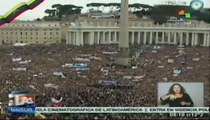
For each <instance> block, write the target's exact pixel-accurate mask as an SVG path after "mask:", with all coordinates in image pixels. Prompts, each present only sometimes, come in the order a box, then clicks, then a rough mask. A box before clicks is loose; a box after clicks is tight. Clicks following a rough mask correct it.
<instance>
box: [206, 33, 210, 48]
mask: <svg viewBox="0 0 210 120" xmlns="http://www.w3.org/2000/svg"><path fill="white" fill-rule="evenodd" d="M206 37H207V38H206V40H207V42H206V43H207V46H208V47H209V46H210V33H208V34H207V35H206Z"/></svg>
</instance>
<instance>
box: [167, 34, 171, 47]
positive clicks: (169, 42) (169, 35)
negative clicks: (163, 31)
mask: <svg viewBox="0 0 210 120" xmlns="http://www.w3.org/2000/svg"><path fill="white" fill-rule="evenodd" d="M168 44H171V33H170V32H168Z"/></svg>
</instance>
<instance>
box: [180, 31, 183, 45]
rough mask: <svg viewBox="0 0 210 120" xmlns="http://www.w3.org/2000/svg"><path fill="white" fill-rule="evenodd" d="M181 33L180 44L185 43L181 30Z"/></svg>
mask: <svg viewBox="0 0 210 120" xmlns="http://www.w3.org/2000/svg"><path fill="white" fill-rule="evenodd" d="M179 34H180V45H183V33H182V32H180V33H179Z"/></svg>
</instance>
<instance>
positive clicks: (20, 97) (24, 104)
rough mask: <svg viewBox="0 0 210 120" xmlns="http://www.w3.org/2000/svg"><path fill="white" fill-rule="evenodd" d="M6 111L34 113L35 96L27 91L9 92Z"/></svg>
mask: <svg viewBox="0 0 210 120" xmlns="http://www.w3.org/2000/svg"><path fill="white" fill-rule="evenodd" d="M8 113H35V97H34V95H33V94H32V93H31V92H28V91H13V92H12V93H11V94H9V103H8Z"/></svg>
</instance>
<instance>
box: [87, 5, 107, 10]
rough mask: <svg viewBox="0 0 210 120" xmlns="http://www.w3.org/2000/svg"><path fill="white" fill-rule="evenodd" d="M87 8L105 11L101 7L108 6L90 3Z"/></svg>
mask: <svg viewBox="0 0 210 120" xmlns="http://www.w3.org/2000/svg"><path fill="white" fill-rule="evenodd" d="M86 6H87V7H96V8H97V11H103V8H102V10H100V7H105V6H106V4H105V3H89V4H87V5H86Z"/></svg>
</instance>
